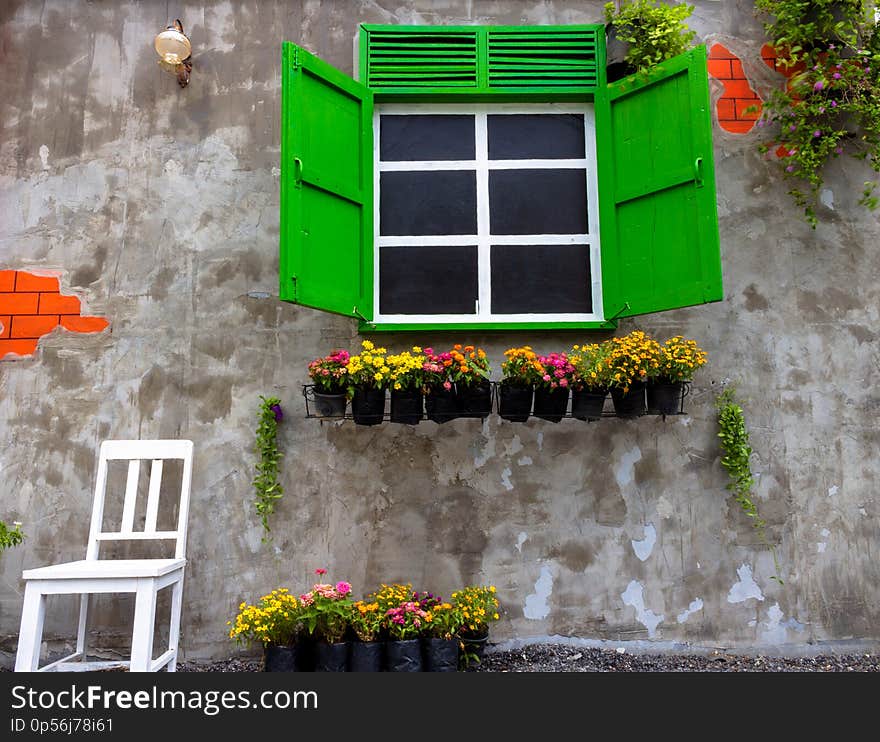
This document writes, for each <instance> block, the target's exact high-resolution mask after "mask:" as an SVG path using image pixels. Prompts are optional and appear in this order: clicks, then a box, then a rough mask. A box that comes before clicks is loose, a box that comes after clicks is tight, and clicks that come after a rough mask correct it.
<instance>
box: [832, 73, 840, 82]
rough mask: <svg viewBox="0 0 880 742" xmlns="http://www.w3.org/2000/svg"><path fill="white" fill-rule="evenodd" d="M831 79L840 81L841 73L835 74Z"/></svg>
mask: <svg viewBox="0 0 880 742" xmlns="http://www.w3.org/2000/svg"><path fill="white" fill-rule="evenodd" d="M831 77H833V78H834V79H835V80H839V79H840V73H839V72H835V73H834V74H833V75H831Z"/></svg>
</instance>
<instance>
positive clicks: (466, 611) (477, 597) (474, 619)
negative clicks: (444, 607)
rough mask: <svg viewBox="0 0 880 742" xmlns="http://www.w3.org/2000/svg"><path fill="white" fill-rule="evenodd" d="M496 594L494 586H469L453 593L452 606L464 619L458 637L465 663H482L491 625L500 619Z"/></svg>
mask: <svg viewBox="0 0 880 742" xmlns="http://www.w3.org/2000/svg"><path fill="white" fill-rule="evenodd" d="M496 592H497V591H496V590H495V586H494V585H469V586H467V587H465V588H463V589H461V590H458V591H456V592H454V593H452V604H453V605H454V606H455V607H456V608H457V609H458V610H459V611H460V612H461V617H462V626H461V628H460V629H459V632H458V635H459V638H460V639H461V643H462V656H463V659H464V661H465V663H468V662H471V661H475V662H479V661H480V659H481V658H482V656H483V653H484V651H485V648H486V642H487V641H488V639H489V625H490V623H491V622H493V621H497V620H498V619H499V618H500V616H499V614H498V608H499V603H498V597H497V595H496Z"/></svg>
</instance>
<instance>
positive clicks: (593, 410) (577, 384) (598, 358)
mask: <svg viewBox="0 0 880 742" xmlns="http://www.w3.org/2000/svg"><path fill="white" fill-rule="evenodd" d="M610 350H611V348H610V345H609V344H608V343H590V344H587V345H574V346H572V349H571V351H570V352H569V354H568V360H569V361H570V363H571V365H572V366H573V367H574V376H573V379H572V382H571V414H572V417H576V418H577V419H578V420H598V419H599V418H601V417H602V409H603V407H604V406H605V397H607V396H608V387H609V384H610V382H611V364H610V363H609V362H608V356H609V354H610Z"/></svg>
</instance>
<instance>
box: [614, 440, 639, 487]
mask: <svg viewBox="0 0 880 742" xmlns="http://www.w3.org/2000/svg"><path fill="white" fill-rule="evenodd" d="M641 460H642V451H641V449H640V448H639V447H638V446H634V447H633V448H631V449H630V450H629V451H625V452H623V453H622V454H620V458H619V461H618V464H617V466H616V467H615V468H614V476H615V478H616V479H617V484H618V485H619V486H620V489H621V491H622V490H625V489H626V488H627V487H628V486H629V485H631V484H632V483H633V481H634V480H635V477H636V462H638V461H641Z"/></svg>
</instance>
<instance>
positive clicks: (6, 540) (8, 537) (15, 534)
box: [0, 520, 24, 551]
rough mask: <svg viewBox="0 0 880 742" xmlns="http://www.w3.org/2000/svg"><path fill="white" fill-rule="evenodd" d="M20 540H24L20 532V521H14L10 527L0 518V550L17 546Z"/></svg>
mask: <svg viewBox="0 0 880 742" xmlns="http://www.w3.org/2000/svg"><path fill="white" fill-rule="evenodd" d="M22 541H24V534H23V533H22V532H21V523H19V522H18V521H14V522H13V524H12V528H10V527H9V526H8V525H7V524H6V523H5V522H4V521H2V520H0V551H5V550H6V549H11V548H12V547H13V546H18V545H19V544H20V543H21V542H22Z"/></svg>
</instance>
